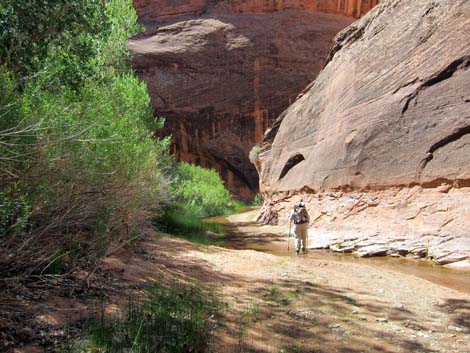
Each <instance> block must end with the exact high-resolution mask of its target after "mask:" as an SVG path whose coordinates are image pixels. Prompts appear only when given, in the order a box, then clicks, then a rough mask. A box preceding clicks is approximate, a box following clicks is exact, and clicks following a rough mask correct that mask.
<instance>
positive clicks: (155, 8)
mask: <svg viewBox="0 0 470 353" xmlns="http://www.w3.org/2000/svg"><path fill="white" fill-rule="evenodd" d="M378 3H379V0H178V1H174V0H134V6H135V8H136V9H137V14H138V15H139V17H140V18H144V19H152V18H158V19H166V18H173V17H178V16H199V15H202V14H204V13H207V12H213V11H214V9H215V10H222V11H223V10H229V11H230V12H236V13H249V12H250V13H267V12H277V11H282V10H302V11H309V12H329V13H335V14H341V15H346V16H350V17H356V18H359V17H361V16H362V15H364V14H365V13H367V12H368V11H370V10H371V9H372V8H373V7H374V6H375V5H377V4H378Z"/></svg>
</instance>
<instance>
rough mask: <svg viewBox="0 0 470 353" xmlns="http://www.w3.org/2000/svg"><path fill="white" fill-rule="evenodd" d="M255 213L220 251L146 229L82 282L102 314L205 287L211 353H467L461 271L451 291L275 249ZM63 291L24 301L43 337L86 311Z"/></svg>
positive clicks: (469, 294)
mask: <svg viewBox="0 0 470 353" xmlns="http://www.w3.org/2000/svg"><path fill="white" fill-rule="evenodd" d="M255 216H256V211H250V212H245V213H241V214H238V215H234V216H230V217H228V218H227V219H228V220H229V222H228V223H227V228H228V234H227V235H226V238H225V239H224V246H223V247H220V246H212V245H210V246H207V245H197V244H193V243H190V242H187V241H185V240H181V239H177V238H174V237H170V236H164V237H160V236H157V234H155V233H153V232H149V233H148V234H147V235H146V236H145V239H144V240H142V241H141V242H139V243H138V244H136V245H135V246H134V248H133V249H132V251H129V250H128V249H120V250H117V251H116V252H115V253H114V254H113V255H111V256H109V257H108V258H106V259H105V261H104V263H103V264H102V266H101V267H100V268H99V269H97V271H96V273H95V274H93V276H96V275H99V276H100V279H99V280H93V276H88V277H87V278H90V279H91V286H92V287H93V286H95V287H100V288H101V289H102V290H103V289H106V291H107V292H108V299H109V301H110V302H111V303H114V304H110V306H109V307H110V310H112V309H113V307H115V304H116V303H119V302H123V297H124V296H125V293H128V292H132V291H136V290H137V291H138V290H139V288H141V286H142V285H143V284H145V283H146V282H148V281H152V280H161V279H164V280H165V281H168V282H169V283H171V282H176V281H186V282H193V283H194V282H195V283H199V284H200V285H201V286H203V287H206V288H210V290H212V291H213V292H214V293H217V295H218V297H219V298H220V300H221V301H222V302H223V303H224V306H223V308H224V309H223V311H222V315H221V318H220V319H217V320H218V324H217V325H216V328H215V331H214V340H213V342H212V344H211V350H210V351H211V352H221V353H222V352H276V353H281V352H286V353H287V352H317V353H320V352H325V353H327V352H328V353H330V352H331V353H333V352H341V353H346V352H347V353H353V352H357V353H359V352H390V353H391V352H440V353H446V352H447V353H464V352H470V286H469V285H468V284H469V283H470V280H467V282H465V279H469V278H470V274H469V273H457V272H449V273H451V274H454V273H455V274H456V275H458V276H462V277H461V278H462V279H463V281H460V282H459V281H458V280H456V281H457V282H458V283H456V284H457V285H456V286H455V288H456V289H455V288H449V286H448V285H446V284H445V281H444V282H439V281H437V280H436V281H434V282H435V283H433V282H431V281H428V280H426V279H423V278H422V276H417V275H415V274H409V273H406V272H405V271H396V270H394V269H393V265H392V266H388V267H387V266H382V265H378V263H374V262H367V261H365V260H354V261H353V260H352V259H351V260H347V259H346V260H344V259H341V258H338V257H335V256H331V255H327V254H325V253H324V252H310V253H309V254H308V255H306V256H298V257H296V256H293V254H292V247H293V244H292V239H291V244H290V250H291V251H290V252H289V253H288V252H287V251H286V250H285V248H287V238H286V237H285V235H283V234H282V233H283V232H284V230H285V229H283V228H282V227H272V226H267V225H263V224H259V223H256V222H255V221H254V218H255ZM412 265H413V266H415V267H418V266H419V264H418V262H417V261H414V262H412ZM426 271H428V272H429V271H432V269H431V268H429V269H427V270H426V269H425V270H423V273H424V272H426ZM449 271H450V270H449ZM439 276H440V277H442V278H443V279H444V280H445V278H446V277H447V276H446V273H440V272H438V277H439ZM454 284H455V283H454ZM64 288H65V289H66V288H67V287H66V286H65V287H64V285H62V289H60V290H59V289H57V290H55V291H50V292H48V294H47V300H44V301H38V300H36V301H33V300H31V302H30V304H29V308H30V309H31V311H32V312H34V313H35V315H36V316H35V320H36V322H37V321H38V320H42V322H43V325H46V326H47V327H48V328H47V330H46V329H45V328H43V329H42V330H43V331H47V332H49V336H54V332H59V334H60V332H62V331H61V327H63V325H64V324H66V323H70V321H71V320H74V319H77V318H79V317H80V316H81V315H83V313H84V312H86V311H87V310H88V309H89V308H90V306H91V300H90V299H89V298H87V296H83V295H82V296H80V295H77V294H74V295H69V296H67V295H64ZM65 291H66V292H67V290H65ZM68 292H70V293H71V292H73V291H70V290H69V291H68ZM75 293H81V292H80V291H78V290H75ZM36 294H37V292H36ZM54 327H56V329H54ZM54 330H56V331H54ZM42 351H43V350H42V348H40V347H39V346H28V347H26V348H25V347H23V348H17V349H16V350H14V352H27V353H29V352H42ZM46 351H47V350H46Z"/></svg>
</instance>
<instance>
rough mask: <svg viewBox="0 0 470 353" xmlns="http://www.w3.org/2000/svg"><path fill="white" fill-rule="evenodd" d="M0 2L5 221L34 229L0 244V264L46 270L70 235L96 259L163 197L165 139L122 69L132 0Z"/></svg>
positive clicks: (142, 90)
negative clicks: (158, 134) (25, 237)
mask: <svg viewBox="0 0 470 353" xmlns="http://www.w3.org/2000/svg"><path fill="white" fill-rule="evenodd" d="M0 9H1V10H2V11H1V14H0V28H1V30H2V32H1V35H0V88H1V89H2V96H1V97H0V117H1V119H0V153H1V154H0V176H1V180H0V193H1V197H0V199H1V200H0V201H1V202H2V205H3V208H2V209H1V210H0V213H1V217H2V218H1V220H0V221H1V222H2V223H1V224H0V227H2V230H3V231H4V232H12V231H13V230H14V231H15V232H21V231H25V230H26V228H27V227H26V225H25V224H26V223H28V232H29V234H28V236H29V237H30V238H29V239H28V240H27V241H24V242H25V244H23V243H22V242H21V240H18V241H17V242H9V243H8V246H6V245H5V246H0V269H5V268H6V270H7V271H8V272H10V273H14V272H18V271H27V272H29V273H42V271H44V270H45V269H46V268H49V269H50V268H52V267H54V266H53V264H54V263H55V262H56V258H57V256H60V261H61V262H64V263H66V262H67V261H65V259H66V258H68V257H69V256H68V255H69V254H68V252H67V251H68V250H67V249H68V247H69V245H70V243H71V242H75V238H77V237H81V238H80V239H81V240H80V241H79V242H77V243H79V244H80V247H79V248H78V250H77V251H78V253H79V254H77V255H76V258H80V254H81V255H82V259H83V261H85V262H89V261H94V260H95V258H96V256H99V255H104V254H106V249H107V247H108V246H109V243H110V242H111V241H113V239H114V238H116V236H117V235H119V236H120V237H124V238H125V237H126V236H129V235H134V234H138V233H139V232H141V229H142V227H143V226H145V224H146V220H148V219H150V217H149V216H150V215H152V214H156V213H158V212H159V209H160V204H161V202H162V201H165V199H166V194H167V182H166V180H167V178H168V177H167V176H166V174H165V172H164V170H165V169H166V168H167V165H168V164H170V157H169V156H168V143H169V141H168V139H159V140H158V139H154V138H153V133H154V132H155V130H156V129H158V128H159V127H161V126H162V124H163V120H162V119H155V118H154V117H153V113H152V109H151V105H150V98H149V95H148V93H147V89H146V86H145V84H144V83H142V82H140V81H139V80H138V79H137V78H136V77H135V76H134V74H133V72H132V70H131V68H130V67H129V65H128V61H129V53H128V50H127V47H126V45H127V39H128V38H129V37H130V36H131V35H133V34H135V33H137V31H138V30H139V26H138V24H137V16H136V13H135V10H134V8H133V7H132V1H131V0H105V1H101V0H79V1H71V0H60V1H55V2H51V1H48V0H40V1H33V2H31V1H17V2H11V1H7V2H5V1H2V0H0ZM33 15H34V19H32V18H31V16H33ZM12 185H15V188H16V189H15V190H16V191H15V193H14V195H13V196H11V195H10V194H9V193H8V190H11V189H12ZM12 227H13V228H12ZM121 240H122V239H121ZM0 245H3V244H0ZM7 255H8V256H7ZM66 255H67V256H66ZM60 267H61V268H62V267H63V268H64V270H66V266H60Z"/></svg>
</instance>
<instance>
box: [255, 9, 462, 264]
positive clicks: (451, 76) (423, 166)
mask: <svg viewBox="0 0 470 353" xmlns="http://www.w3.org/2000/svg"><path fill="white" fill-rule="evenodd" d="M328 60H329V63H328V64H327V66H326V67H325V69H324V70H323V71H322V73H320V75H319V76H318V77H317V79H316V81H315V82H314V83H312V84H311V86H310V87H309V88H308V89H307V90H305V92H304V94H303V96H302V97H301V98H299V99H298V100H297V101H296V102H295V103H294V104H293V105H292V106H290V107H289V108H288V109H287V110H286V111H285V112H284V113H283V114H281V116H280V118H279V119H278V121H277V122H276V123H275V124H274V126H273V127H272V129H271V130H270V131H269V132H268V133H267V134H266V136H265V143H264V152H262V153H261V155H260V174H261V189H262V192H263V195H264V196H265V197H266V199H267V200H268V202H267V204H266V205H265V206H266V208H265V210H264V213H263V217H265V219H266V220H269V219H272V220H273V219H276V218H279V215H280V214H281V213H280V212H283V210H282V209H283V207H286V205H285V204H284V206H282V202H281V203H278V201H280V200H284V201H289V200H291V199H292V198H295V197H305V198H306V199H307V200H308V201H309V202H310V205H311V207H314V209H315V212H317V213H318V216H319V217H320V218H319V220H320V221H321V223H320V224H322V222H325V223H324V224H323V225H324V226H325V229H326V228H328V229H330V230H331V229H337V230H339V231H340V232H343V233H342V234H353V235H354V237H355V239H362V238H361V236H358V234H359V232H360V231H359V230H360V229H361V231H362V232H363V233H364V232H365V233H368V232H369V233H368V234H363V235H362V237H366V238H367V237H370V236H382V237H385V236H392V238H393V237H395V239H396V237H399V238H402V239H401V240H403V238H406V239H409V238H410V237H411V238H412V237H414V236H416V237H420V236H421V237H423V236H424V235H426V236H431V235H432V236H433V237H436V238H435V239H437V240H436V242H437V241H438V240H439V241H440V242H444V241H447V242H448V245H447V246H451V244H452V242H454V241H455V239H460V240H458V241H457V244H458V245H455V244H454V245H453V246H454V248H455V249H457V248H459V251H461V252H462V254H463V255H462V257H464V258H465V257H467V256H470V237H469V236H468V226H469V224H468V220H467V221H463V220H462V219H461V217H462V215H464V214H470V213H469V212H470V189H469V188H468V187H469V186H470V158H469V156H470V98H469V94H470V93H469V87H470V2H469V1H464V0H456V1H442V2H436V1H431V0H394V1H387V2H384V3H383V4H380V5H379V6H377V7H376V8H375V9H374V10H373V11H371V12H370V13H369V14H367V15H366V16H365V17H363V18H362V19H361V20H360V21H358V22H356V23H354V24H353V25H351V26H350V27H348V28H347V29H345V30H344V31H343V32H341V33H340V34H339V35H338V36H337V38H336V41H335V45H334V48H333V51H332V52H331V54H330V56H329V59H328ZM441 184H442V185H441ZM407 190H408V191H407ZM295 195H298V196H295ZM301 195H303V196H301ZM348 195H349V196H348ZM328 215H330V216H331V217H333V216H334V222H333V219H332V218H331V217H329V216H328ZM328 219H329V223H328ZM319 226H320V225H319ZM320 227H321V226H320ZM450 240H452V241H450ZM363 244H364V243H363ZM431 244H433V241H431ZM439 244H440V243H439ZM428 246H429V239H428ZM436 246H437V245H436ZM444 248H445V247H444ZM352 249H355V247H354V246H353V247H352ZM436 249H437V248H436ZM455 249H454V250H455ZM444 253H445V251H444ZM441 255H442V254H441ZM447 255H448V253H447Z"/></svg>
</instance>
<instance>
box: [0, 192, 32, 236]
mask: <svg viewBox="0 0 470 353" xmlns="http://www.w3.org/2000/svg"><path fill="white" fill-rule="evenodd" d="M30 216H31V205H30V204H29V202H28V200H27V198H26V196H25V195H19V196H15V195H14V192H11V191H10V192H0V239H2V238H6V237H9V236H15V235H18V234H23V233H24V232H25V231H26V230H27V228H28V227H29V222H30Z"/></svg>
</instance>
